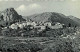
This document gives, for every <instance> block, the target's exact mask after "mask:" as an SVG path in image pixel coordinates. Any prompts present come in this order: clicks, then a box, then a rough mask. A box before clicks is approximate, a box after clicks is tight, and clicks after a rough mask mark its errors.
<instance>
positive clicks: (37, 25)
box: [3, 21, 64, 30]
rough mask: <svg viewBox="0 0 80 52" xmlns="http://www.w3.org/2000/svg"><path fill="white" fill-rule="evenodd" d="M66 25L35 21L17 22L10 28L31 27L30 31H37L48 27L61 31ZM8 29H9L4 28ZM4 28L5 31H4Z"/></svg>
mask: <svg viewBox="0 0 80 52" xmlns="http://www.w3.org/2000/svg"><path fill="white" fill-rule="evenodd" d="M63 25H64V24H61V23H59V22H55V23H54V25H52V23H51V22H34V21H23V22H16V23H14V24H11V25H10V26H9V28H11V29H18V28H20V29H23V28H25V27H26V28H27V27H29V28H30V29H37V30H44V29H46V27H48V28H50V29H59V28H63ZM4 28H8V27H4ZM4 28H3V29H4Z"/></svg>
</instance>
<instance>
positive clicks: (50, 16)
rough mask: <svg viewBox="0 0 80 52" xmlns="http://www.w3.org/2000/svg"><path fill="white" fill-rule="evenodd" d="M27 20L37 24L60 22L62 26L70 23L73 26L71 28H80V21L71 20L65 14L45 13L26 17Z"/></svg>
mask: <svg viewBox="0 0 80 52" xmlns="http://www.w3.org/2000/svg"><path fill="white" fill-rule="evenodd" d="M24 18H25V19H27V20H32V21H36V22H46V21H49V22H52V23H54V22H59V23H62V24H65V25H66V26H68V25H69V23H70V24H71V26H80V23H78V22H80V21H76V20H75V19H74V20H73V19H71V18H69V16H65V15H64V14H61V13H56V12H45V13H41V14H35V15H31V16H27V17H24Z"/></svg>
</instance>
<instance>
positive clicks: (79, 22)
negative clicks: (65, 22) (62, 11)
mask: <svg viewBox="0 0 80 52" xmlns="http://www.w3.org/2000/svg"><path fill="white" fill-rule="evenodd" d="M67 17H68V18H70V19H72V20H73V21H75V22H77V23H78V24H80V19H79V18H77V17H74V16H71V15H70V16H67Z"/></svg>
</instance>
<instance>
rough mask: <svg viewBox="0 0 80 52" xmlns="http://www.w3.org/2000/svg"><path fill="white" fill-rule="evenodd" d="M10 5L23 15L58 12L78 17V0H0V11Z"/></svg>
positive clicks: (79, 5) (79, 6) (79, 2)
mask: <svg viewBox="0 0 80 52" xmlns="http://www.w3.org/2000/svg"><path fill="white" fill-rule="evenodd" d="M10 7H13V8H15V10H16V11H17V12H18V13H19V14H21V15H23V16H27V15H32V14H36V13H42V12H58V13H62V14H65V15H73V16H75V17H78V18H80V0H0V11H2V10H4V9H6V8H10Z"/></svg>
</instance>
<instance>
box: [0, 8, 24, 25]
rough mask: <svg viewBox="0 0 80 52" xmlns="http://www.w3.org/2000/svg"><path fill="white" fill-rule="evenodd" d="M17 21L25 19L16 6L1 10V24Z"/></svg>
mask: <svg viewBox="0 0 80 52" xmlns="http://www.w3.org/2000/svg"><path fill="white" fill-rule="evenodd" d="M17 21H25V19H23V18H22V16H21V15H19V14H18V13H17V12H16V11H15V9H14V8H7V9H5V10H4V11H1V12H0V22H2V23H0V24H5V23H8V22H9V23H14V22H17Z"/></svg>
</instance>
